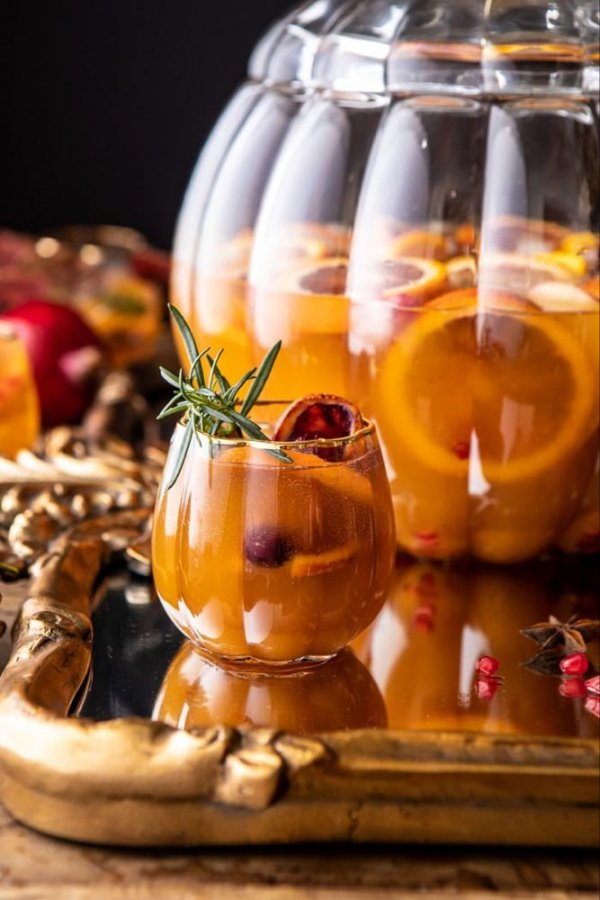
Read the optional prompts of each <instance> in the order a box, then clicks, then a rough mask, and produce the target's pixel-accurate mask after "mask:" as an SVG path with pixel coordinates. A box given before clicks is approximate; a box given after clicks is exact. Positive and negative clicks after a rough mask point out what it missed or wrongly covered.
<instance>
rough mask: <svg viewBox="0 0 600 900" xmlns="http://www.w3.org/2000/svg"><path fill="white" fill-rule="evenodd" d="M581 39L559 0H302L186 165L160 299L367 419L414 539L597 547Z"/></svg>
mask: <svg viewBox="0 0 600 900" xmlns="http://www.w3.org/2000/svg"><path fill="white" fill-rule="evenodd" d="M597 41H598V10H597V6H596V4H595V3H588V2H586V3H579V2H574V0H486V2H484V0H400V2H389V0H385V2H384V0H368V2H356V0H351V2H313V3H309V4H305V5H304V6H303V7H301V8H300V9H299V10H298V11H297V12H295V13H294V14H292V15H291V16H289V17H288V18H287V19H285V20H284V21H282V22H280V23H278V24H277V25H276V26H275V27H274V28H273V29H272V30H271V32H269V34H268V35H267V36H266V37H265V38H264V40H263V42H262V43H261V44H260V45H259V47H258V48H257V50H256V52H255V54H254V56H253V58H252V61H251V66H250V80H249V81H248V83H247V84H246V85H244V86H243V87H242V88H241V89H240V91H239V92H238V94H237V95H236V96H235V97H234V98H233V100H232V101H231V104H230V106H229V107H228V108H227V110H226V111H225V112H224V114H223V116H222V118H221V120H220V122H219V123H218V124H217V126H216V128H215V130H214V132H213V135H212V137H211V138H210V140H209V142H208V144H207V146H206V148H205V150H204V152H203V154H202V155H201V157H200V160H199V162H198V165H197V168H196V171H195V173H194V175H193V177H192V181H191V183H190V187H189V190H188V194H187V196H186V199H185V202H184V206H183V210H182V213H181V217H180V221H179V225H178V229H177V235H176V241H175V270H174V278H173V302H174V303H175V304H176V305H178V306H179V307H180V309H181V310H182V311H183V312H184V313H185V314H186V316H187V317H188V319H189V320H190V322H191V324H192V327H193V329H194V332H195V334H196V337H197V340H198V343H199V344H200V345H201V346H206V345H210V346H212V347H214V348H218V347H224V348H225V357H224V365H225V364H226V361H227V366H228V369H229V371H230V372H231V376H232V377H236V376H239V375H241V374H242V373H243V371H245V370H246V369H247V368H249V367H250V366H251V365H253V364H255V363H257V362H258V361H259V360H260V359H261V358H262V356H263V355H264V352H265V349H267V348H268V347H270V346H271V345H272V344H273V343H274V341H276V340H279V339H281V340H282V342H283V349H282V352H281V355H280V358H279V360H278V362H277V365H276V367H275V369H274V371H273V375H272V378H271V381H270V386H269V391H270V397H271V398H277V399H283V398H289V399H294V398H296V397H298V396H302V395H305V394H308V393H311V392H319V393H336V394H342V395H346V396H348V397H350V398H352V399H353V400H354V401H356V402H357V403H358V404H359V406H360V407H361V408H362V409H363V410H364V412H365V413H366V414H368V415H370V416H371V417H372V418H373V419H374V420H375V422H376V423H377V426H378V428H379V432H380V436H381V439H382V442H383V447H384V452H385V456H386V464H387V468H388V475H389V478H390V482H391V486H392V493H393V499H394V507H395V519H396V533H397V540H398V545H399V547H400V548H401V549H403V550H405V551H408V552H410V553H412V554H415V555H417V556H425V557H430V558H434V559H451V558H455V557H465V556H474V557H477V558H479V559H482V560H486V561H490V562H494V563H515V562H519V561H522V560H525V559H528V558H531V557H535V556H538V555H540V554H543V553H546V552H549V551H554V550H559V551H562V552H567V553H577V552H588V551H590V550H593V549H595V548H596V547H597V544H598V537H599V533H600V522H599V510H598V505H599V504H598V374H599V373H598V369H599V356H600V353H599V346H598V344H599V322H598V318H599V317H598V311H599V299H598V295H599V276H598V268H599V266H598V224H599V223H598V216H599V208H598V199H599V185H598V181H599V176H598V173H599V149H598V95H597V89H598V68H597V60H598V45H597Z"/></svg>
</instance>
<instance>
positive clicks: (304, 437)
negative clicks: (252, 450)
mask: <svg viewBox="0 0 600 900" xmlns="http://www.w3.org/2000/svg"><path fill="white" fill-rule="evenodd" d="M365 424H366V423H365V420H364V419H363V417H362V415H361V413H360V410H359V409H358V407H356V406H355V405H354V404H353V403H350V402H349V401H348V400H345V399H344V398H343V397H337V396H335V395H334V394H309V395H308V396H307V397H302V398H301V399H300V400H296V401H295V402H294V403H292V404H291V405H290V406H289V407H288V409H286V410H285V412H284V413H283V415H282V416H281V417H280V419H279V421H278V422H277V423H276V425H275V432H274V439H275V440H276V441H319V440H327V441H332V440H336V439H338V438H345V437H350V435H352V434H354V433H355V432H356V431H360V429H361V428H364V426H365ZM309 452H311V453H314V454H315V455H317V456H320V457H322V458H323V459H328V460H331V461H335V460H336V459H340V458H341V456H343V448H340V447H336V446H333V447H331V446H323V447H319V446H314V447H311V448H310V451H309Z"/></svg>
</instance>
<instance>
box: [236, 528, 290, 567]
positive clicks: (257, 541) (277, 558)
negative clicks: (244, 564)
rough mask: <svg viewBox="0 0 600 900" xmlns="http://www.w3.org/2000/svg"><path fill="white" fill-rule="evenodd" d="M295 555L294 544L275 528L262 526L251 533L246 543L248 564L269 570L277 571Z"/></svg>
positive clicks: (245, 550) (245, 551)
mask: <svg viewBox="0 0 600 900" xmlns="http://www.w3.org/2000/svg"><path fill="white" fill-rule="evenodd" d="M293 554H294V547H293V545H292V542H291V541H290V539H289V538H288V537H286V536H285V535H282V534H280V533H279V532H278V531H276V530H275V529H274V528H270V527H269V526H262V527H260V528H256V529H254V531H251V532H250V533H249V534H248V535H247V536H246V539H245V541H244V555H245V557H246V559H247V560H248V562H250V563H252V564H253V565H255V566H263V567H264V568H267V569H277V568H278V567H279V566H283V565H284V564H285V563H286V562H288V561H289V560H290V559H291V558H292V556H293Z"/></svg>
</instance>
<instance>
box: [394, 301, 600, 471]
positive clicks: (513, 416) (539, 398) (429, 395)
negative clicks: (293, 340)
mask: <svg viewBox="0 0 600 900" xmlns="http://www.w3.org/2000/svg"><path fill="white" fill-rule="evenodd" d="M380 391H381V395H382V396H381V400H382V405H383V404H385V406H386V408H388V409H389V410H390V421H389V422H388V423H387V427H388V431H390V432H392V431H393V430H395V431H396V436H397V440H398V443H399V444H401V445H402V446H404V447H405V448H407V449H408V448H410V449H411V451H412V454H413V455H414V456H415V457H416V458H417V459H419V460H420V461H421V463H422V464H423V465H425V466H427V467H429V468H430V469H431V470H433V471H436V472H439V473H442V474H446V475H449V476H457V477H460V478H465V477H466V475H467V472H468V470H469V459H470V458H471V457H472V456H473V440H474V439H476V441H477V445H478V454H479V458H480V462H481V465H482V468H483V473H484V476H485V478H486V480H487V481H489V482H490V483H506V484H508V483H514V482H517V481H519V480H523V479H527V478H531V477H534V476H536V475H538V474H540V473H541V472H545V471H547V470H548V469H550V468H552V467H553V466H554V465H556V464H557V463H559V462H560V461H561V460H563V459H564V457H565V455H567V454H569V453H570V452H571V451H572V450H573V448H574V447H575V446H577V445H578V443H580V442H581V440H582V437H583V436H584V435H585V434H586V433H587V430H589V428H590V422H591V421H592V419H593V415H592V413H593V409H594V404H595V403H596V402H597V386H596V382H595V376H594V372H593V366H592V365H591V363H590V360H588V358H587V356H586V354H585V353H582V348H581V344H580V342H578V341H577V339H576V338H575V337H573V336H572V335H571V334H570V332H569V331H568V330H566V329H564V328H562V327H561V326H560V325H559V324H557V323H556V322H554V321H553V320H552V319H550V317H545V316H541V315H539V314H534V315H528V314H526V313H520V314H517V315H515V314H513V313H509V312H500V311H499V312H487V311H486V312H485V313H483V314H477V313H476V312H475V311H474V310H473V308H469V307H464V306H463V308H458V309H447V310H446V311H442V310H437V311H436V310H430V311H429V309H428V310H427V311H424V312H423V313H421V315H420V317H419V319H418V321H417V322H415V323H414V325H413V326H412V327H411V328H410V329H407V330H406V331H405V332H404V334H403V335H402V338H401V339H400V340H399V341H398V342H397V343H396V344H395V345H394V346H393V347H392V349H391V350H390V352H389V354H388V356H387V358H386V360H385V362H384V364H383V367H382V371H381V376H380Z"/></svg>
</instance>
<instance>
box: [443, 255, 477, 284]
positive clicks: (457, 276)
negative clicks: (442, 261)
mask: <svg viewBox="0 0 600 900" xmlns="http://www.w3.org/2000/svg"><path fill="white" fill-rule="evenodd" d="M446 272H447V275H448V286H449V287H451V288H469V287H472V286H473V285H474V284H475V282H476V280H477V266H476V264H475V260H474V258H473V257H472V256H453V257H452V259H449V260H448V262H447V263H446Z"/></svg>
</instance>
